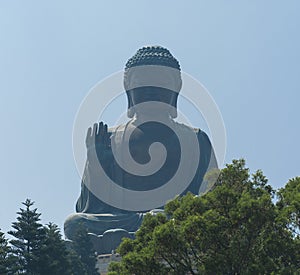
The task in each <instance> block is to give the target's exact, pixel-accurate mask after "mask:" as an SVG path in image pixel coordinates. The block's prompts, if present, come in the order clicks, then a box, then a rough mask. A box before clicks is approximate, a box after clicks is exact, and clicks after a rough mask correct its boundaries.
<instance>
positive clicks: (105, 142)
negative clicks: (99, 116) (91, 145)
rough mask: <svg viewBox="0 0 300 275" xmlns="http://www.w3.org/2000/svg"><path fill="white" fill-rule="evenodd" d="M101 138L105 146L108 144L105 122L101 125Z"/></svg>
mask: <svg viewBox="0 0 300 275" xmlns="http://www.w3.org/2000/svg"><path fill="white" fill-rule="evenodd" d="M103 140H104V144H105V145H106V146H108V132H107V124H104V127H103Z"/></svg>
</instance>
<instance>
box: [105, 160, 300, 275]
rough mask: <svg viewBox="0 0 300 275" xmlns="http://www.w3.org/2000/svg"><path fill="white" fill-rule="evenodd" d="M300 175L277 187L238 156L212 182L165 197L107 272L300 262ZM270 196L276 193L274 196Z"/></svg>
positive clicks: (260, 268) (255, 270)
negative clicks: (196, 191)
mask: <svg viewBox="0 0 300 275" xmlns="http://www.w3.org/2000/svg"><path fill="white" fill-rule="evenodd" d="M299 191H300V178H295V179H292V180H291V181H289V183H288V184H287V185H286V187H285V188H282V189H280V190H279V192H278V193H276V192H275V191H274V190H273V189H272V187H271V186H270V185H269V184H268V181H267V179H266V177H265V176H264V175H263V173H262V171H257V172H256V173H254V174H252V175H250V172H249V169H248V168H246V167H245V161H244V160H234V161H233V163H232V164H228V165H227V166H226V168H224V169H223V170H222V171H221V173H220V176H219V178H218V180H217V182H216V185H215V187H214V189H213V190H212V191H210V192H208V193H206V194H204V195H202V196H194V195H192V194H187V195H186V196H184V197H178V198H176V199H174V200H173V201H171V202H169V203H168V204H167V205H166V207H165V213H164V214H157V215H150V214H148V215H146V217H145V219H144V221H143V224H142V226H141V228H140V229H139V230H138V232H137V234H136V239H135V240H131V239H125V240H124V241H123V242H122V243H121V245H120V247H119V248H118V252H119V253H120V254H121V256H122V260H121V262H119V263H112V264H111V265H110V273H109V274H124V275H126V274H135V275H138V274H293V273H294V272H298V271H299V270H300V254H299V251H300V239H299V217H300V215H299V213H300V212H299V210H300V199H299V194H300V192H299ZM276 200H277V202H276V203H274V201H276Z"/></svg>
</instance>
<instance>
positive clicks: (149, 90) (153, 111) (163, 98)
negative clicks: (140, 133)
mask: <svg viewBox="0 0 300 275" xmlns="http://www.w3.org/2000/svg"><path fill="white" fill-rule="evenodd" d="M127 96H128V100H129V102H130V105H132V106H136V105H138V104H141V103H145V102H153V104H151V103H150V104H147V105H143V108H140V109H139V112H140V113H141V112H142V113H144V114H147V115H157V112H159V113H160V114H162V115H168V114H169V112H170V108H171V107H175V108H176V102H177V96H178V94H177V93H176V92H173V91H170V90H168V89H164V88H159V87H140V88H135V89H132V90H130V91H127ZM155 102H161V103H165V104H155Z"/></svg>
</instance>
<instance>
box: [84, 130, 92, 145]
mask: <svg viewBox="0 0 300 275" xmlns="http://www.w3.org/2000/svg"><path fill="white" fill-rule="evenodd" d="M91 134H92V128H91V127H89V128H88V130H87V133H86V138H85V144H86V145H87V146H90V142H91Z"/></svg>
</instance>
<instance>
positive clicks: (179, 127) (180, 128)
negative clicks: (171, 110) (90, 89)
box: [108, 121, 207, 137]
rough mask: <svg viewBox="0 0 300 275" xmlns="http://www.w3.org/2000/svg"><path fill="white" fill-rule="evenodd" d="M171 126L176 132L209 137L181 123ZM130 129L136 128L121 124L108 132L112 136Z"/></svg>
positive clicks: (128, 124) (130, 124) (174, 122)
mask: <svg viewBox="0 0 300 275" xmlns="http://www.w3.org/2000/svg"><path fill="white" fill-rule="evenodd" d="M170 126H171V128H172V127H174V130H176V131H180V132H185V133H194V134H197V135H198V136H204V137H207V134H206V133H205V132H204V131H202V130H201V129H200V128H195V127H191V126H188V125H186V124H184V123H180V122H177V121H172V123H171V124H170ZM130 127H135V126H134V125H133V124H132V123H130V122H129V123H126V124H121V125H118V126H113V127H110V128H109V129H108V132H109V133H110V134H114V133H116V132H118V133H122V132H125V131H126V130H128V128H130ZM176 131H175V132H176Z"/></svg>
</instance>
